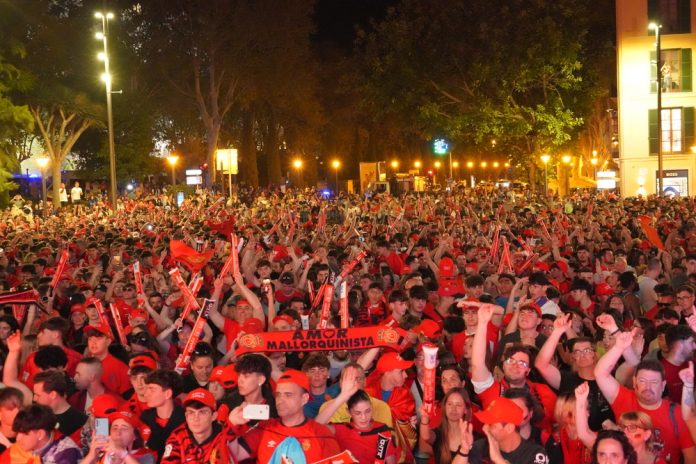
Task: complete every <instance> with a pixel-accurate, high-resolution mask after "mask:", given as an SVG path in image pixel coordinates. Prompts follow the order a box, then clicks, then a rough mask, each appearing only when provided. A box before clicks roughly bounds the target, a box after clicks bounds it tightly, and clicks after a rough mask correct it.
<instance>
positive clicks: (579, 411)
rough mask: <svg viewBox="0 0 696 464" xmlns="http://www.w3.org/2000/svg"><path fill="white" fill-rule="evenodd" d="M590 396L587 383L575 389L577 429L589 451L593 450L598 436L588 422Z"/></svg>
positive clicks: (579, 436)
mask: <svg viewBox="0 0 696 464" xmlns="http://www.w3.org/2000/svg"><path fill="white" fill-rule="evenodd" d="M589 394H590V386H589V385H588V384H587V382H583V383H581V384H580V385H579V386H578V387H577V388H576V389H575V427H576V429H577V433H578V438H579V439H580V441H582V444H583V445H585V446H586V447H587V448H588V449H592V447H593V446H594V443H595V440H596V439H597V434H596V433H595V432H593V431H592V430H591V429H590V424H589V423H588V422H587V418H588V417H589V414H590V413H589V411H588V409H587V404H588V403H587V397H588V395H589Z"/></svg>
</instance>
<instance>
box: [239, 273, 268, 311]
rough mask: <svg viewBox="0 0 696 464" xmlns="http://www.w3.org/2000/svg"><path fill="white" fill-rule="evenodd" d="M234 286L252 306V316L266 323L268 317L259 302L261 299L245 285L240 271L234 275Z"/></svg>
mask: <svg viewBox="0 0 696 464" xmlns="http://www.w3.org/2000/svg"><path fill="white" fill-rule="evenodd" d="M234 284H235V286H236V287H237V291H238V292H239V293H240V294H241V295H242V296H243V297H244V298H245V299H246V300H247V301H248V302H249V304H250V305H251V309H252V315H253V316H254V317H255V318H256V319H258V320H260V321H265V320H266V315H265V314H264V312H263V306H261V301H259V298H258V297H257V296H256V294H255V293H254V292H252V291H251V290H250V289H249V287H247V286H246V285H244V277H242V273H241V272H239V271H238V272H237V273H236V274H235V275H234Z"/></svg>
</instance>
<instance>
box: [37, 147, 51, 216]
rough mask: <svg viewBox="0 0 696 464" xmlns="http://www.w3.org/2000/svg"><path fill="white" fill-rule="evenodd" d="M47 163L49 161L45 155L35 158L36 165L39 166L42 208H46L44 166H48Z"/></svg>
mask: <svg viewBox="0 0 696 464" xmlns="http://www.w3.org/2000/svg"><path fill="white" fill-rule="evenodd" d="M49 161H50V159H49V158H48V156H45V155H44V156H40V157H38V158H36V164H38V165H39V171H41V199H42V200H43V207H44V208H46V166H48V162H49Z"/></svg>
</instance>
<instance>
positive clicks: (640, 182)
mask: <svg viewBox="0 0 696 464" xmlns="http://www.w3.org/2000/svg"><path fill="white" fill-rule="evenodd" d="M694 12H696V0H616V32H617V43H616V45H617V73H618V75H617V83H618V119H619V153H620V156H619V167H620V174H619V175H620V182H619V185H620V188H621V194H622V195H623V196H635V195H649V194H655V193H656V192H657V190H658V187H657V185H658V140H659V137H658V132H657V131H658V120H657V118H658V111H657V97H658V95H657V91H658V85H660V86H661V88H662V105H661V107H662V111H661V123H662V159H663V189H664V190H665V193H666V194H675V195H682V196H684V195H690V196H693V195H696V142H695V141H694V107H696V93H694V85H693V60H692V51H693V50H694V49H696V23H695V17H694ZM651 23H653V24H657V25H660V29H659V31H660V44H661V54H660V55H661V60H660V62H661V63H662V66H661V69H662V79H661V82H659V83H658V70H657V63H658V60H657V54H656V40H655V32H654V29H652V30H651V29H650V28H649V25H650V24H651Z"/></svg>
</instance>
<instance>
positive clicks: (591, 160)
mask: <svg viewBox="0 0 696 464" xmlns="http://www.w3.org/2000/svg"><path fill="white" fill-rule="evenodd" d="M598 161H599V160H598V159H597V158H592V159H590V163H591V164H592V166H597V162H598Z"/></svg>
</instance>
